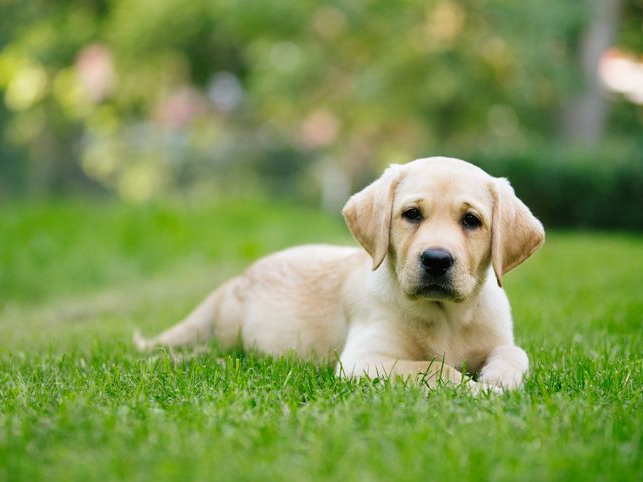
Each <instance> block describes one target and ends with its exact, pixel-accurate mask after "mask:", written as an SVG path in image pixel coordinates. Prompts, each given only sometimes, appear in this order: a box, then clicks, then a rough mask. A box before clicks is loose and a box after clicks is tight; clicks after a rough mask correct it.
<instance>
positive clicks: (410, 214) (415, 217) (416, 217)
mask: <svg viewBox="0 0 643 482" xmlns="http://www.w3.org/2000/svg"><path fill="white" fill-rule="evenodd" d="M402 217H403V218H404V219H406V220H407V221H410V222H412V223H419V222H420V221H422V213H421V212H420V210H419V209H418V208H409V209H407V210H405V211H404V212H403V213H402Z"/></svg>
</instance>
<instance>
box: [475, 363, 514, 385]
mask: <svg viewBox="0 0 643 482" xmlns="http://www.w3.org/2000/svg"><path fill="white" fill-rule="evenodd" d="M523 376H524V372H523V371H522V370H516V369H515V368H514V367H512V366H510V365H508V364H506V363H503V362H502V361H495V362H492V363H489V364H487V365H485V366H484V367H483V368H482V371H481V372H480V377H479V378H478V381H479V382H480V383H482V384H485V385H491V386H495V387H502V388H505V389H509V390H511V389H514V388H518V387H519V386H520V385H522V379H523Z"/></svg>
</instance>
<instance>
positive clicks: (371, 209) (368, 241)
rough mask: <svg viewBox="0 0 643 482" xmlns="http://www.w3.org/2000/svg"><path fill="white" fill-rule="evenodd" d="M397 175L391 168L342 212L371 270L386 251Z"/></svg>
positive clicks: (396, 166) (399, 168) (397, 170)
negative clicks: (371, 263)
mask: <svg viewBox="0 0 643 482" xmlns="http://www.w3.org/2000/svg"><path fill="white" fill-rule="evenodd" d="M401 171H402V166H400V165H399V164H391V166H390V167H389V168H388V169H386V171H384V174H382V176H381V177H380V178H379V179H378V180H377V181H375V182H373V183H372V184H369V185H368V186H366V187H365V188H364V189H362V190H361V191H360V192H358V193H357V194H354V195H353V196H352V197H351V198H350V199H349V200H348V202H347V203H346V206H344V209H343V210H342V215H343V216H344V220H345V221H346V224H347V225H348V229H350V231H351V233H352V234H353V236H354V237H355V239H356V240H357V242H359V244H361V245H362V247H363V248H364V249H365V250H366V252H367V253H368V254H370V255H371V258H373V270H376V269H377V268H378V267H379V266H380V265H381V264H382V261H384V258H385V257H386V252H387V251H388V246H389V237H390V230H391V216H392V211H393V198H394V196H395V189H396V188H397V185H398V184H399V182H400V178H401V174H402V172H401Z"/></svg>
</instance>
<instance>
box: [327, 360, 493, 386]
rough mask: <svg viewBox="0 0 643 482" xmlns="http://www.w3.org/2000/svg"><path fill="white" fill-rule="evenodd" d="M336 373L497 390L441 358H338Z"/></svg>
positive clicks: (350, 376) (432, 384)
mask: <svg viewBox="0 0 643 482" xmlns="http://www.w3.org/2000/svg"><path fill="white" fill-rule="evenodd" d="M336 371H337V374H338V375H340V376H345V377H347V378H361V377H363V376H367V377H369V378H375V377H382V376H383V377H387V378H389V379H390V380H395V379H397V378H401V379H402V380H404V381H412V382H416V383H420V384H423V385H425V386H428V387H429V388H436V387H437V386H439V385H440V384H446V385H451V386H455V385H461V384H462V385H465V386H466V387H468V388H469V389H470V390H471V391H472V392H474V393H481V392H484V391H492V392H495V391H498V390H497V389H496V388H495V387H493V386H490V385H487V384H484V383H476V382H474V381H473V380H471V379H470V378H469V377H467V376H466V375H464V374H463V373H462V372H460V371H458V370H456V369H455V368H453V367H452V366H449V365H447V364H445V363H443V362H441V361H436V360H433V361H411V360H393V359H390V358H389V359H376V358H371V359H369V357H363V358H361V359H360V360H358V361H348V360H344V361H342V360H341V359H340V364H339V366H338V367H337V370H336Z"/></svg>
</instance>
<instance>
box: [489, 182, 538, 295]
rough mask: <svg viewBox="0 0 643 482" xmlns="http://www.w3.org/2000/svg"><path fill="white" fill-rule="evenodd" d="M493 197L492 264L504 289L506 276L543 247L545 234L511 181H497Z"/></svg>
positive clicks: (494, 185)
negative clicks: (503, 283)
mask: <svg viewBox="0 0 643 482" xmlns="http://www.w3.org/2000/svg"><path fill="white" fill-rule="evenodd" d="M491 194H492V196H493V220H492V223H491V224H492V226H491V263H492V265H493V271H494V272H495V274H496V279H497V280H498V286H502V277H503V275H505V274H506V273H507V272H509V271H510V270H512V269H513V268H515V267H516V266H518V265H519V264H520V263H522V262H523V261H525V260H526V259H527V258H529V256H531V255H532V254H534V253H535V252H536V250H537V249H538V248H540V247H541V246H542V244H543V242H544V241H545V230H544V228H543V225H542V224H541V222H540V221H538V219H536V217H535V216H534V215H533V214H531V211H530V210H529V208H528V207H527V206H525V204H524V203H523V202H522V201H521V200H520V199H518V197H517V196H516V194H515V193H514V190H513V188H512V187H511V185H510V184H509V181H507V179H504V178H500V179H494V182H493V184H492V186H491Z"/></svg>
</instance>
